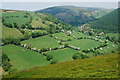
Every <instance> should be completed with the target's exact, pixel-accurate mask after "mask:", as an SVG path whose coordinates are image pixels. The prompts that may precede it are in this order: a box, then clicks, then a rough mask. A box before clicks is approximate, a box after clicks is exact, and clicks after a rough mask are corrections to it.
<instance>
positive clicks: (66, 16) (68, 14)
mask: <svg viewBox="0 0 120 80" xmlns="http://www.w3.org/2000/svg"><path fill="white" fill-rule="evenodd" d="M110 11H111V10H109V9H102V8H87V7H75V6H57V7H51V8H47V9H43V10H38V11H36V12H38V13H49V14H52V15H53V16H55V17H57V18H58V19H59V20H60V21H63V22H65V23H69V24H71V25H72V26H80V25H82V24H85V23H87V22H89V21H92V20H95V19H97V18H99V17H101V16H103V15H105V14H107V13H109V12H110Z"/></svg>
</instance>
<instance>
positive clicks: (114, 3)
mask: <svg viewBox="0 0 120 80" xmlns="http://www.w3.org/2000/svg"><path fill="white" fill-rule="evenodd" d="M83 1H84V2H83ZM53 6H78V7H98V8H108V9H113V8H118V0H109V1H108V0H103V2H102V0H89V1H88V0H82V1H81V0H74V1H73V0H69V1H68V0H64V1H63V0H24V1H23V0H2V4H1V8H2V9H13V10H27V11H35V10H41V9H45V8H48V7H53Z"/></svg>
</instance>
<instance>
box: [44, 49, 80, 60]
mask: <svg viewBox="0 0 120 80" xmlns="http://www.w3.org/2000/svg"><path fill="white" fill-rule="evenodd" d="M77 52H78V51H77V50H73V49H69V48H66V49H60V50H54V51H48V52H46V54H52V55H53V60H56V61H57V62H65V61H70V60H73V59H72V56H73V54H74V53H77Z"/></svg>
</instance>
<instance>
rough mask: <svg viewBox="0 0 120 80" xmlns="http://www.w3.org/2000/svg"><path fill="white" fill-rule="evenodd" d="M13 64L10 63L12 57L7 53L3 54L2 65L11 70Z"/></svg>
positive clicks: (6, 69)
mask: <svg viewBox="0 0 120 80" xmlns="http://www.w3.org/2000/svg"><path fill="white" fill-rule="evenodd" d="M11 66H12V65H11V64H10V59H9V58H8V56H7V55H6V54H4V53H3V54H2V67H3V69H4V70H5V71H9V69H10V67H11Z"/></svg>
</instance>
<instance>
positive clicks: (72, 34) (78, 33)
mask: <svg viewBox="0 0 120 80" xmlns="http://www.w3.org/2000/svg"><path fill="white" fill-rule="evenodd" d="M71 36H75V38H80V37H88V35H85V34H83V33H80V32H72V33H71Z"/></svg>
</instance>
